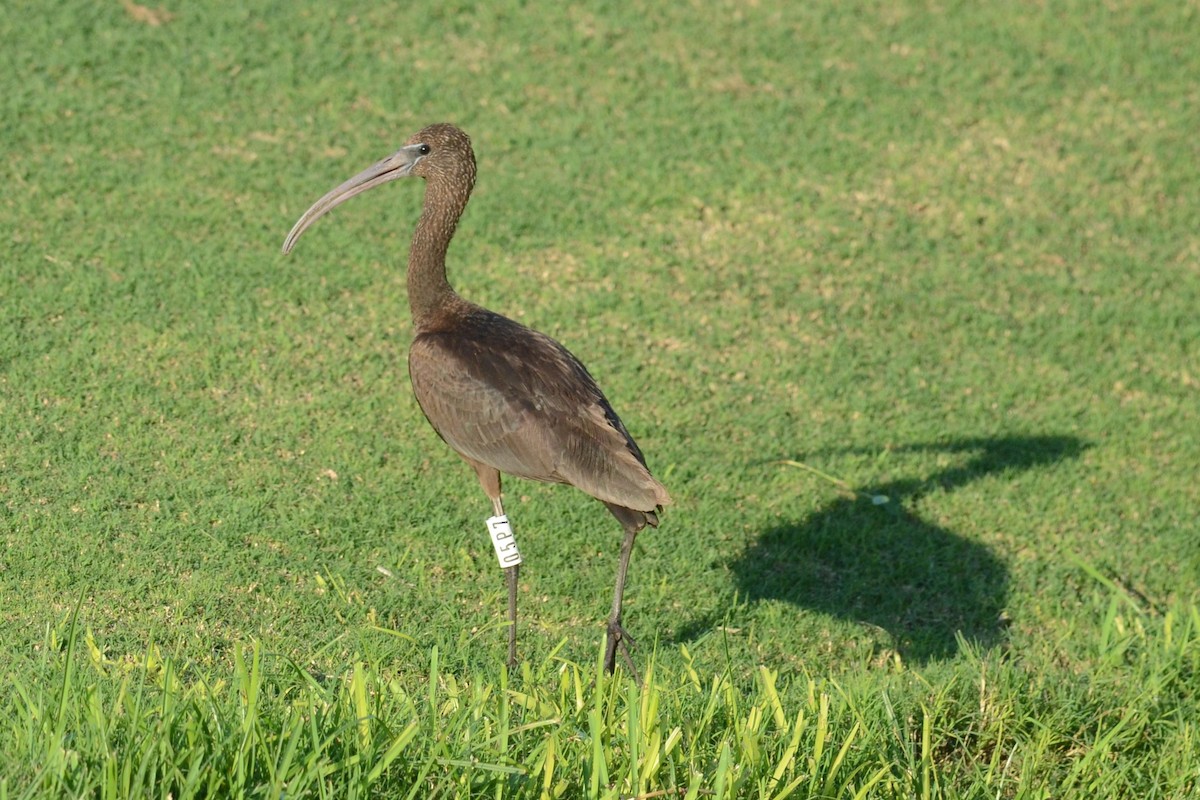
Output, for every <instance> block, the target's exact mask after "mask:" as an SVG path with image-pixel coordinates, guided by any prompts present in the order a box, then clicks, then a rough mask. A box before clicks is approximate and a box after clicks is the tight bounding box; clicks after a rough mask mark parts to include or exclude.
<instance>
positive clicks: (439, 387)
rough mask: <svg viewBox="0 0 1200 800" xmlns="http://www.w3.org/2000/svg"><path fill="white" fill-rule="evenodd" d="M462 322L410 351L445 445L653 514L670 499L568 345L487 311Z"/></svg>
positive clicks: (424, 404)
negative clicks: (566, 346) (565, 345)
mask: <svg viewBox="0 0 1200 800" xmlns="http://www.w3.org/2000/svg"><path fill="white" fill-rule="evenodd" d="M456 323H457V324H455V325H452V326H449V330H443V331H441V332H437V331H435V332H426V333H422V334H420V335H418V336H417V338H416V339H415V340H414V341H413V344H412V349H411V350H410V351H409V374H410V376H411V377H412V383H413V391H414V393H415V394H416V396H417V402H418V403H420V405H421V409H422V410H423V411H424V412H425V416H426V417H427V418H428V419H429V422H430V424H432V425H433V427H434V430H436V431H437V432H438V434H439V435H440V436H441V437H442V438H443V439H444V440H445V441H446V443H447V444H449V445H450V446H451V447H453V448H454V449H455V450H456V451H458V452H459V453H460V454H462V455H463V456H466V457H467V458H469V459H472V460H474V461H478V462H481V463H484V464H487V465H489V466H492V467H495V468H496V469H498V470H500V471H501V472H504V473H508V474H509V475H516V476H518V477H523V478H532V479H534V480H540V481H549V482H554V483H569V484H571V485H573V486H576V487H578V488H579V489H582V490H583V491H585V492H587V493H588V494H590V495H592V496H593V497H595V498H597V499H598V500H601V501H602V502H604V503H605V504H606V505H609V506H610V508H611V507H612V506H613V505H616V506H623V507H626V508H629V509H633V510H637V511H644V512H653V510H654V509H655V508H656V507H657V506H660V505H663V504H665V503H668V502H670V497H669V496H668V495H667V491H666V489H665V488H664V487H663V485H662V484H661V483H659V482H658V481H657V480H655V479H654V477H653V476H652V475H650V472H649V470H648V469H646V461H645V458H644V457H643V456H642V452H641V450H639V449H638V446H637V444H636V443H635V442H634V441H633V438H632V437H631V436H630V435H629V432H628V431H627V430H626V429H625V426H624V425H623V424H622V423H621V420H620V418H619V417H618V416H617V414H616V412H614V411H613V409H612V406H610V405H609V403H608V400H607V399H605V397H604V393H603V392H601V391H600V387H599V386H597V385H596V381H595V380H594V379H593V378H592V376H591V375H589V374H588V371H587V369H586V368H585V367H584V366H583V364H581V363H580V362H579V360H578V359H577V358H575V357H574V356H573V355H571V353H570V352H568V351H567V349H566V348H565V347H563V346H562V345H561V344H559V343H558V342H556V341H554V340H553V339H551V338H550V337H549V336H546V335H545V334H542V333H538V332H537V331H534V330H531V329H529V328H526V327H525V326H524V325H521V324H520V323H518V322H514V321H513V320H510V319H508V318H506V317H503V316H500V315H499V314H495V313H493V312H490V311H487V310H485V309H480V308H473V309H471V310H470V311H469V312H468V313H467V314H466V315H464V316H463V317H460V318H459V319H458V320H457V321H456ZM614 513H616V512H614Z"/></svg>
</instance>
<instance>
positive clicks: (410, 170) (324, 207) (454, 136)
mask: <svg viewBox="0 0 1200 800" xmlns="http://www.w3.org/2000/svg"><path fill="white" fill-rule="evenodd" d="M410 176H416V177H420V178H425V179H426V180H427V181H429V182H430V183H437V184H438V185H439V186H451V187H454V188H456V189H457V190H458V191H459V192H461V193H462V194H463V195H464V197H463V200H464V201H465V199H466V198H465V195H467V194H469V193H470V191H471V187H472V186H473V185H474V183H475V153H474V151H473V150H472V149H471V140H470V138H468V137H467V134H465V133H463V132H462V131H461V130H459V129H458V128H456V127H455V126H453V125H450V124H449V123H445V122H440V123H437V124H436V125H429V126H428V127H425V128H422V129H421V130H419V131H417V132H416V133H414V134H413V135H412V136H410V137H409V139H408V141H407V142H405V143H404V146H403V147H401V148H400V149H399V150H397V151H396V152H394V153H392V154H391V155H390V156H388V157H387V158H385V159H383V160H382V161H380V162H378V163H376V164H372V165H371V166H369V167H367V168H366V169H364V170H363V171H362V172H360V173H358V174H357V175H355V176H354V177H353V178H351V179H350V180H348V181H346V182H345V183H342V184H340V185H339V186H336V187H334V188H333V189H330V190H329V191H328V192H326V193H325V195H324V196H323V197H322V198H321V199H320V200H318V201H317V202H315V203H313V204H312V205H311V206H310V207H309V209H308V210H307V211H305V212H304V214H303V215H301V217H300V219H298V220H296V224H295V225H293V226H292V230H291V231H290V232H289V233H288V235H287V238H286V239H284V240H283V252H284V253H290V252H291V251H292V248H293V247H295V246H296V241H297V240H298V239H299V238H300V235H301V234H302V233H304V231H306V230H308V228H309V227H310V226H311V225H312V224H313V223H314V222H316V221H317V220H318V219H320V218H321V217H323V216H324V215H325V214H326V213H327V212H329V211H331V210H333V209H334V208H336V207H337V206H340V205H341V204H342V203H344V202H346V201H347V200H349V199H350V198H351V197H354V196H355V195H359V194H362V193H363V192H365V191H367V190H368V189H374V188H375V187H376V186H380V185H382V184H385V183H387V182H389V181H394V180H396V179H397V178H407V177H410Z"/></svg>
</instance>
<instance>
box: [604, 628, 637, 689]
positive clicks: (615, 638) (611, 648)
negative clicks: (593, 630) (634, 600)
mask: <svg viewBox="0 0 1200 800" xmlns="http://www.w3.org/2000/svg"><path fill="white" fill-rule="evenodd" d="M631 649H637V642H635V641H634V640H633V637H632V636H630V635H629V632H628V631H626V630H625V629H624V628H622V627H621V623H620V622H617V621H616V620H609V621H608V645H607V648H606V649H605V652H604V671H605V672H607V673H608V674H609V675H611V674H612V673H613V670H615V669H616V668H617V651H618V650H620V651H621V659H622V660H623V661H624V662H625V667H626V668H627V669H628V670H629V672H630V673H631V674H632V675H633V679H634V680H635V681H637V682H638V684H639V685H640V684H641V682H642V677H641V676H640V675H638V671H637V667H635V666H634V665H633V658H632V657H631V656H630V653H629V651H630V650H631Z"/></svg>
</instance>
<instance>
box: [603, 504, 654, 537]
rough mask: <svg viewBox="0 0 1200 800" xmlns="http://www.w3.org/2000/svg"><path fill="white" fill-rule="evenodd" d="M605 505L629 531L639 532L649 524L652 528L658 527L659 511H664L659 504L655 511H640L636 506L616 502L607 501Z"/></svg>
mask: <svg viewBox="0 0 1200 800" xmlns="http://www.w3.org/2000/svg"><path fill="white" fill-rule="evenodd" d="M604 505H605V507H606V508H608V510H609V511H611V512H612V515H613V516H614V517H616V518H617V521H618V522H620V523H621V527H623V528H624V529H625V530H627V531H628V530H632V531H634V532H637V531H640V530H641V529H642V528H644V527H646V526H647V525H649V526H650V527H651V528H657V527H658V512H659V511H662V506H658V507H657V508H655V509H654V510H653V511H638V510H637V509H636V508H626V507H625V506H619V505H617V504H616V503H605V504H604Z"/></svg>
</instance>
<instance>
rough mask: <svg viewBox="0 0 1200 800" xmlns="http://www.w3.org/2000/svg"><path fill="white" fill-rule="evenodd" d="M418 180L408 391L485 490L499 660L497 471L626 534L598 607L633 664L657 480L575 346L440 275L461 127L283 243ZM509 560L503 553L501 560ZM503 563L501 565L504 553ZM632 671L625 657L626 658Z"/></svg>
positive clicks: (307, 221) (663, 497)
mask: <svg viewBox="0 0 1200 800" xmlns="http://www.w3.org/2000/svg"><path fill="white" fill-rule="evenodd" d="M410 176H416V177H420V178H424V179H425V201H424V205H423V207H422V209H421V216H420V219H418V220H417V227H416V230H415V231H414V232H413V237H412V245H411V247H410V249H409V254H408V303H409V308H410V310H411V312H412V320H413V332H414V338H413V343H412V346H411V348H410V349H409V354H408V371H409V376H410V377H411V379H412V386H413V393H414V394H415V395H416V397H417V402H418V403H419V404H420V406H421V410H422V411H423V412H424V413H425V417H426V418H427V419H428V420H429V423H430V424H431V425H432V426H433V428H434V430H435V431H437V433H438V435H439V436H441V437H442V439H443V440H444V441H445V442H446V443H447V444H448V445H450V447H452V448H453V449H454V450H455V451H456V452H457V453H458V454H459V455H460V456H462V457H463V458H464V459H465V460H466V462H467V463H468V464H470V465H471V467H472V468H474V470H475V474H476V475H477V476H478V477H479V482H480V483H481V484H482V485H483V490H484V491H485V492H487V495H488V497H490V498H491V500H492V507H493V510H494V512H495V517H493V518H492V519H490V520H489V521H488V522H489V527H492V528H498V529H500V534H499V536H500V539H499V540H498V539H497V538H496V535H495V533H494V535H493V543H495V544H496V552H497V556H498V557H499V558H500V561H501V565H502V566H504V567H505V576H506V580H507V584H508V587H507V588H508V618H509V634H508V661H509V664H510V665H515V663H516V658H517V650H516V642H517V639H516V635H517V576H518V570H519V568H520V556H519V555H512V554H513V553H515V545H513V546H510V545H506V544H502V542H503V541H504V539H505V538H506V537H508V541H510V542H511V530H508V531H505V528H506V527H507V519H506V518H505V516H504V507H503V506H502V505H501V502H500V473H501V472H505V473H508V474H509V475H515V476H517V477H520V478H529V479H532V480H536V481H546V482H549V483H568V484H571V485H572V486H575V487H577V488H579V489H581V490H582V491H584V492H586V493H587V494H590V495H591V496H592V497H594V498H596V499H597V500H599V501H600V502H601V503H603V504H604V505H605V506H606V507H607V508H608V510H609V511H610V512H612V514H613V516H615V517H616V518H617V520H618V521H619V522H620V523H621V526H622V528H624V531H625V538H624V541H623V542H622V544H621V557H620V562H619V563H618V565H617V584H616V589H615V591H614V593H613V605H612V613H611V614H610V615H609V617H608V643H607V647H606V650H605V660H604V664H605V668H606V669H607V670H608V671H609V672H612V670H613V668H614V666H615V663H616V654H617V651H618V649H619V650H620V652H621V654H622V657H623V658H624V659H625V661H626V663H627V664H629V666H630V668H631V669H632V668H633V664H632V660H631V659H630V656H629V648H628V645H627V644H626V642H627V641H628V642H629V643H630V644H632V639H630V637H629V635H628V634H627V633H626V632H625V629H624V628H622V627H621V603H622V598H623V595H624V591H625V576H626V572H627V571H628V568H629V556H630V553H631V551H632V550H633V542H634V539H635V538H636V537H637V534H638V531H640V530H641V529H642V528H644V527H646V526H647V525H652V526H657V525H658V515H657V512H659V511H661V510H662V506H664V505H666V504H667V503H669V502H670V497H669V495H668V494H667V490H666V488H665V487H664V486H663V485H662V484H661V483H659V482H658V481H657V480H655V478H654V476H652V475H651V474H650V470H649V469H647V467H646V459H645V457H644V456H643V455H642V451H641V450H640V449H639V448H638V446H637V443H636V442H634V441H633V437H632V436H630V435H629V431H627V430H626V429H625V425H624V424H623V423H622V422H621V419H620V417H618V416H617V414H616V412H615V411H613V409H612V406H611V405H610V404H609V402H608V400H607V399H606V398H605V397H604V393H603V392H601V391H600V387H599V386H597V385H596V381H595V380H594V379H593V378H592V376H591V375H590V374H588V371H587V369H586V368H585V367H584V366H583V364H582V363H580V361H579V359H577V358H576V357H575V356H573V355H571V353H570V352H568V351H567V349H566V348H565V347H563V346H562V345H561V344H559V343H558V342H556V341H555V340H554V339H551V338H550V337H549V336H547V335H545V334H543V333H539V332H537V331H535V330H531V329H529V328H527V327H525V326H524V325H522V324H520V323H519V322H514V321H513V320H511V319H508V318H507V317H504V316H501V315H500V314H497V313H495V312H493V311H488V310H487V309H486V308H482V307H480V306H477V305H475V304H474V303H471V302H468V301H466V300H464V299H463V298H462V297H460V296H459V295H458V293H457V292H455V291H454V289H452V288H451V287H450V284H449V283H448V282H447V280H446V251H447V250H448V248H449V246H450V240H451V238H453V236H454V230H455V228H456V227H457V225H458V220H459V218H460V217H461V216H462V213H463V210H464V209H465V208H466V206H467V200H468V199H469V198H470V196H471V189H472V187H473V186H474V184H475V153H474V152H473V151H472V149H471V140H470V139H469V138H467V135H466V134H465V133H463V132H462V131H461V130H459V129H458V128H456V127H454V126H453V125H447V124H438V125H430V126H429V127H427V128H425V129H423V130H421V131H420V132H418V133H416V134H415V135H413V136H412V137H411V138H410V139H409V140H408V141H407V142H406V143H405V145H404V146H403V147H401V148H400V149H399V150H397V151H396V152H395V153H393V154H392V155H390V156H388V157H387V158H385V159H383V160H382V161H380V162H379V163H377V164H375V165H374V166H371V167H368V168H367V169H365V170H363V171H362V172H360V173H359V174H357V175H355V176H354V177H353V178H351V179H350V180H348V181H346V182H345V183H343V184H341V185H340V186H338V187H336V188H334V189H332V190H330V191H329V192H328V193H327V194H326V195H325V196H324V197H322V198H321V199H320V200H318V201H317V202H315V203H313V205H312V207H311V208H309V209H308V210H307V211H305V212H304V215H303V216H301V217H300V219H299V220H298V221H297V222H296V224H295V226H294V227H293V228H292V230H291V232H290V233H289V234H288V236H287V239H286V240H285V241H284V243H283V252H284V253H288V252H290V251H291V250H292V248H293V247H294V246H295V244H296V240H297V239H299V238H300V235H301V234H302V233H304V231H305V230H307V229H308V227H309V226H310V225H312V224H313V223H314V222H316V220H318V219H319V218H320V217H321V216H322V215H324V214H325V213H326V212H328V211H329V210H330V209H332V208H335V207H336V206H338V205H340V204H341V203H343V202H345V201H346V200H349V199H350V198H351V197H354V196H355V195H358V194H361V193H363V192H365V191H367V190H368V189H373V188H374V187H376V186H379V185H381V184H384V183H387V182H388V181H393V180H396V179H398V178H406V177H410ZM514 562H515V563H514ZM508 564H511V566H506V565H508ZM634 672H635V674H636V670H634Z"/></svg>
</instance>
